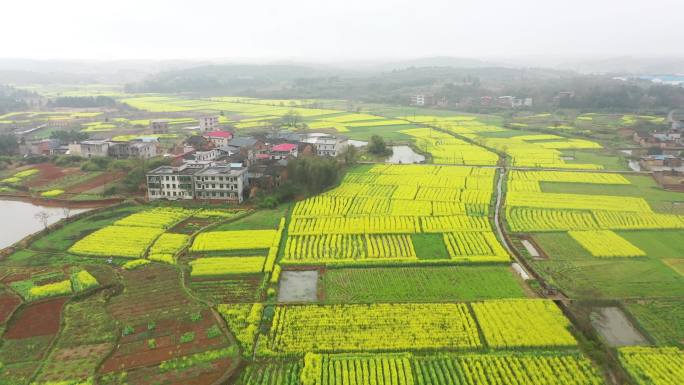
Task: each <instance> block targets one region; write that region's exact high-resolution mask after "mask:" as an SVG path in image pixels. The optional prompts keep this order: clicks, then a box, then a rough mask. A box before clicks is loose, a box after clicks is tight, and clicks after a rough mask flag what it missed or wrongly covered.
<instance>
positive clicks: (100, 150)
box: [79, 140, 110, 158]
mask: <svg viewBox="0 0 684 385" xmlns="http://www.w3.org/2000/svg"><path fill="white" fill-rule="evenodd" d="M109 145H110V142H109V141H107V140H84V141H82V142H81V143H80V144H79V154H80V155H81V156H83V157H85V158H94V157H98V156H107V155H109Z"/></svg>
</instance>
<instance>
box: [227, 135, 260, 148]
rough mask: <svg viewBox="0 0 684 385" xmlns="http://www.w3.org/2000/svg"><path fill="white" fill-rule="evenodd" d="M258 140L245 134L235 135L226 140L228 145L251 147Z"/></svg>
mask: <svg viewBox="0 0 684 385" xmlns="http://www.w3.org/2000/svg"><path fill="white" fill-rule="evenodd" d="M257 142H258V140H256V139H254V138H249V137H245V136H241V137H236V138H233V139H231V140H230V141H228V145H229V146H238V147H251V146H254V145H255V144H256V143H257Z"/></svg>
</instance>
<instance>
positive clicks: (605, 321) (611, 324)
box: [591, 306, 648, 347]
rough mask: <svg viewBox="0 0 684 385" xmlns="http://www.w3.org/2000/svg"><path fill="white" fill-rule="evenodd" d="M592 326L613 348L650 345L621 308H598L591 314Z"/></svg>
mask: <svg viewBox="0 0 684 385" xmlns="http://www.w3.org/2000/svg"><path fill="white" fill-rule="evenodd" d="M591 324H592V325H593V326H594V329H596V331H598V333H599V334H600V335H601V336H602V337H603V339H604V340H606V342H607V343H608V345H610V346H612V347H619V346H632V345H648V340H646V338H645V337H644V336H643V335H642V334H641V333H640V332H639V331H638V330H637V329H636V328H635V327H634V325H632V322H631V321H630V320H629V319H628V318H627V316H626V315H625V313H623V312H622V309H620V308H619V307H615V306H611V307H598V308H594V310H593V311H592V312H591Z"/></svg>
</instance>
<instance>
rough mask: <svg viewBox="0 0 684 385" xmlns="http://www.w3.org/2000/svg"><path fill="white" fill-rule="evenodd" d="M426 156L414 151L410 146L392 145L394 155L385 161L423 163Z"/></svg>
mask: <svg viewBox="0 0 684 385" xmlns="http://www.w3.org/2000/svg"><path fill="white" fill-rule="evenodd" d="M422 162H425V157H424V156H423V155H420V154H418V153H417V152H415V151H413V149H412V148H411V147H409V146H392V156H390V157H389V158H387V160H386V161H385V163H405V164H406V163H408V164H410V163H422Z"/></svg>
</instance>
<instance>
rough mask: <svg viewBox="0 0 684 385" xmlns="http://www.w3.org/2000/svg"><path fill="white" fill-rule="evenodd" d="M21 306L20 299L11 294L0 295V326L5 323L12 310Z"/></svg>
mask: <svg viewBox="0 0 684 385" xmlns="http://www.w3.org/2000/svg"><path fill="white" fill-rule="evenodd" d="M20 304H21V298H19V297H18V296H16V295H14V294H11V293H2V294H0V325H2V324H4V323H5V322H7V320H8V319H9V317H10V316H11V315H12V313H14V310H16V308H17V307H18V306H19V305H20Z"/></svg>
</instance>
